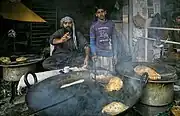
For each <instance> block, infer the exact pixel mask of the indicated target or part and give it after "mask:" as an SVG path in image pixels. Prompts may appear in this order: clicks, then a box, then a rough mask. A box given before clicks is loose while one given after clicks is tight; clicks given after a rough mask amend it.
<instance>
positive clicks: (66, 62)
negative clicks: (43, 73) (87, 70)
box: [43, 16, 89, 70]
mask: <svg viewBox="0 0 180 116" xmlns="http://www.w3.org/2000/svg"><path fill="white" fill-rule="evenodd" d="M60 24H61V28H60V29H59V30H57V31H56V32H55V33H54V34H52V36H51V37H50V44H51V45H54V50H53V53H52V56H50V57H48V58H47V59H46V60H45V61H44V62H43V67H44V69H48V70H56V69H61V68H64V67H65V66H72V67H73V66H77V67H79V66H81V65H82V64H83V65H84V66H85V67H87V65H88V59H89V45H88V43H87V41H86V38H84V36H83V35H82V34H81V33H80V32H77V31H76V30H75V24H74V21H73V19H72V18H71V17H68V16H66V17H64V18H62V19H61V21H60Z"/></svg>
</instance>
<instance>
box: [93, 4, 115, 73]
mask: <svg viewBox="0 0 180 116" xmlns="http://www.w3.org/2000/svg"><path fill="white" fill-rule="evenodd" d="M106 15H107V12H106V10H105V9H104V8H100V7H99V8H96V13H95V16H96V18H97V20H96V21H95V22H93V24H92V25H91V27H90V48H91V53H92V59H93V60H94V61H95V62H96V67H97V68H98V67H100V68H104V69H106V70H109V71H115V64H116V62H117V38H116V30H115V24H114V23H113V22H112V21H110V20H108V19H107V18H106Z"/></svg>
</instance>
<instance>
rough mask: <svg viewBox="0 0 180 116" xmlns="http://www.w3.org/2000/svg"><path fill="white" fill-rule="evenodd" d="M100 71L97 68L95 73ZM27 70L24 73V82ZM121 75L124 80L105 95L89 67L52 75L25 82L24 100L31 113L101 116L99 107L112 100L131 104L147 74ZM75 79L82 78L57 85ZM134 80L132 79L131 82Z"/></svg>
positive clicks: (137, 96)
mask: <svg viewBox="0 0 180 116" xmlns="http://www.w3.org/2000/svg"><path fill="white" fill-rule="evenodd" d="M101 72H102V71H99V70H97V73H101ZM28 74H29V73H27V74H26V75H25V82H26V84H27V81H26V79H27V75H28ZM121 77H122V79H123V82H124V86H123V88H122V89H121V90H120V91H119V92H115V93H111V95H110V96H109V94H108V93H106V92H105V91H104V87H103V86H102V83H101V84H100V83H99V80H98V83H95V80H93V79H92V78H91V73H90V72H89V71H79V72H70V73H68V74H60V75H56V76H53V77H51V78H48V79H46V80H44V81H42V82H40V83H37V84H35V85H33V86H29V84H27V86H28V92H27V94H26V103H27V106H28V107H29V109H31V110H32V111H33V112H34V113H33V114H38V115H40V116H41V115H42V116H44V115H51V116H57V115H60V116H72V115H73V116H99V115H101V116H103V115H104V114H102V113H101V110H102V108H103V107H104V105H105V104H109V103H111V102H113V101H119V102H121V103H123V104H125V105H126V106H129V108H132V106H133V105H134V104H135V103H136V102H137V101H138V100H139V98H140V97H141V93H142V87H143V86H144V85H145V84H146V80H147V77H144V78H143V77H141V78H139V79H136V78H135V77H133V78H125V76H121ZM79 79H84V82H83V83H80V84H75V85H72V86H69V87H65V88H61V87H62V86H64V84H65V85H66V84H67V83H71V82H74V81H76V80H79ZM134 83H136V85H135V86H134ZM129 108H128V109H129ZM128 109H127V110H128ZM127 110H126V111H127ZM126 111H124V112H122V113H121V114H120V115H122V114H124V113H125V112H126Z"/></svg>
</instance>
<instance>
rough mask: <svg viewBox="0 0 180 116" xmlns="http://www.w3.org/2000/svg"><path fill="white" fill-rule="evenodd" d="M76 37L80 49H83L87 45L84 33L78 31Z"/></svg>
mask: <svg viewBox="0 0 180 116" xmlns="http://www.w3.org/2000/svg"><path fill="white" fill-rule="evenodd" d="M77 38H78V40H79V47H80V49H84V48H85V47H89V43H88V42H87V40H86V38H85V37H84V35H83V34H82V33H80V32H77Z"/></svg>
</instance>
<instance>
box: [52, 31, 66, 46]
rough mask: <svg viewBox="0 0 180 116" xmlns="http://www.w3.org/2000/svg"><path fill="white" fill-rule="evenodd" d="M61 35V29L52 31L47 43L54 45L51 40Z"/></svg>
mask: <svg viewBox="0 0 180 116" xmlns="http://www.w3.org/2000/svg"><path fill="white" fill-rule="evenodd" d="M62 36H63V32H62V30H61V29H59V30H57V31H56V32H54V33H53V34H52V35H51V36H50V40H49V43H50V44H52V45H54V44H53V40H54V39H55V38H61V37H62Z"/></svg>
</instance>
